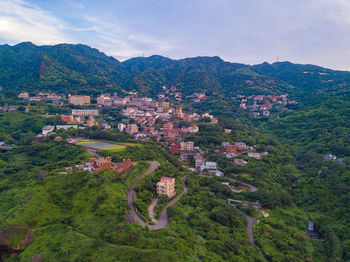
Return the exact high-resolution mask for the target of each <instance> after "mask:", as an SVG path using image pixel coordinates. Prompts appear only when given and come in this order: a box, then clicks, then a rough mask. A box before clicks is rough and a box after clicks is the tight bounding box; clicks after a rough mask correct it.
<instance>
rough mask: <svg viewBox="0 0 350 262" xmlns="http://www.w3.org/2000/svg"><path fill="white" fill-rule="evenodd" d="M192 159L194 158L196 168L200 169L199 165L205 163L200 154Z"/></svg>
mask: <svg viewBox="0 0 350 262" xmlns="http://www.w3.org/2000/svg"><path fill="white" fill-rule="evenodd" d="M194 160H195V166H196V168H197V169H200V167H201V166H202V165H204V164H205V159H204V158H203V156H202V155H197V156H195V157H194Z"/></svg>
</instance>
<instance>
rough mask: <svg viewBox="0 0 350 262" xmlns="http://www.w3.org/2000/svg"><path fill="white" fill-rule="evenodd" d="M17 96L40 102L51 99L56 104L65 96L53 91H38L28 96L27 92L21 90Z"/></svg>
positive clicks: (25, 99)
mask: <svg viewBox="0 0 350 262" xmlns="http://www.w3.org/2000/svg"><path fill="white" fill-rule="evenodd" d="M18 98H21V99H23V100H24V101H36V102H40V101H42V100H51V101H52V102H53V103H56V104H58V103H59V102H60V100H62V99H64V98H65V95H63V94H59V95H57V94H55V93H38V94H36V95H34V96H30V94H29V93H27V92H23V93H20V94H19V95H18Z"/></svg>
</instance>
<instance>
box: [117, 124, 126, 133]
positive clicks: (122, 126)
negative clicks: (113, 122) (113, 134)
mask: <svg viewBox="0 0 350 262" xmlns="http://www.w3.org/2000/svg"><path fill="white" fill-rule="evenodd" d="M125 127H126V125H125V124H123V123H119V124H118V129H119V131H120V132H123V131H124V129H125Z"/></svg>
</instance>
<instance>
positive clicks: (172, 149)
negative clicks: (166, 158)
mask: <svg viewBox="0 0 350 262" xmlns="http://www.w3.org/2000/svg"><path fill="white" fill-rule="evenodd" d="M169 152H170V153H177V152H179V145H177V144H171V145H170V147H169Z"/></svg>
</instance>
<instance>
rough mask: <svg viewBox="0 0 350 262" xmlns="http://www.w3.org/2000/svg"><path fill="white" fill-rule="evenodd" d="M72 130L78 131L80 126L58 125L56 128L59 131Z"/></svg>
mask: <svg viewBox="0 0 350 262" xmlns="http://www.w3.org/2000/svg"><path fill="white" fill-rule="evenodd" d="M70 128H74V129H77V128H78V126H77V125H57V126H56V129H57V130H60V129H64V130H68V129H70Z"/></svg>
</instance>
